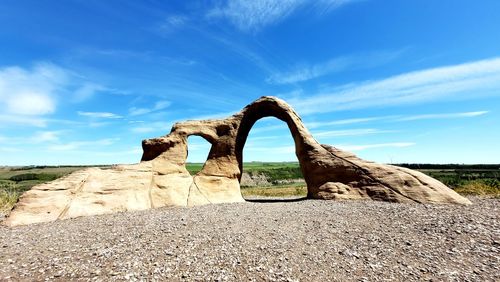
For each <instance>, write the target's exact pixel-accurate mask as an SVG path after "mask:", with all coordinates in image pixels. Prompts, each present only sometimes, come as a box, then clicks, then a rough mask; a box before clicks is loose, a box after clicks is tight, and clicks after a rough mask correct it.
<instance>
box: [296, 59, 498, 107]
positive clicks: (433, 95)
mask: <svg viewBox="0 0 500 282" xmlns="http://www.w3.org/2000/svg"><path fill="white" fill-rule="evenodd" d="M499 90H500V57H499V58H491V59H487V60H482V61H475V62H470V63H465V64H460V65H453V66H446V67H438V68H433V69H427V70H421V71H414V72H409V73H405V74H401V75H396V76H393V77H389V78H386V79H381V80H376V81H367V82H362V83H355V84H349V85H344V86H342V87H337V88H335V89H333V90H332V91H329V92H326V93H321V94H317V95H314V96H310V97H301V98H294V99H292V100H290V103H291V104H292V105H294V106H295V108H296V110H297V111H298V112H299V113H301V114H303V115H307V114H313V113H327V112H334V111H341V110H351V109H363V108H373V107H387V106H395V105H405V104H409V105H414V104H420V103H425V102H430V101H440V100H441V101H442V100H446V99H447V100H453V99H474V98H478V97H486V96H499V95H500V91H499Z"/></svg>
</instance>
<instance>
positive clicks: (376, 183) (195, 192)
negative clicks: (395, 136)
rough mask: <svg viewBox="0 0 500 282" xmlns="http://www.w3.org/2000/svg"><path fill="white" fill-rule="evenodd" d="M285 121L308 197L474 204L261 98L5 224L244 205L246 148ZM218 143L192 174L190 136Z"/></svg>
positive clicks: (74, 177)
mask: <svg viewBox="0 0 500 282" xmlns="http://www.w3.org/2000/svg"><path fill="white" fill-rule="evenodd" d="M269 116H271V117H276V118H278V119H280V120H282V121H284V122H285V123H286V124H287V125H288V128H289V129H290V133H291V134H292V136H293V139H294V142H295V153H296V155H297V158H298V160H299V163H300V168H301V170H302V174H303V176H304V179H305V181H306V183H307V190H308V195H307V196H308V197H309V198H315V199H325V200H379V201H390V202H418V203H452V204H465V205H467V204H470V201H469V200H467V199H466V198H464V197H462V196H460V195H458V194H457V193H455V192H454V191H453V190H451V189H450V188H448V187H446V186H445V185H444V184H442V183H441V182H439V181H437V180H436V179H434V178H431V177H429V176H427V175H425V174H423V173H420V172H417V171H414V170H410V169H406V168H400V167H396V166H391V165H384V164H377V163H373V162H369V161H365V160H362V159H360V158H358V157H356V156H355V155H353V154H351V153H348V152H345V151H341V150H339V149H337V148H334V147H332V146H329V145H322V144H319V143H318V142H317V141H316V140H315V139H314V138H313V136H312V135H311V134H310V133H309V131H308V130H307V129H306V128H305V126H304V125H303V123H302V121H301V119H300V117H299V116H298V115H297V113H295V111H294V110H293V109H292V108H291V107H290V106H289V105H288V104H287V103H286V102H284V101H283V100H280V99H278V98H275V97H261V98H260V99H258V100H256V101H255V102H253V103H251V104H250V105H248V106H246V107H245V108H244V109H243V110H242V111H241V112H239V113H237V114H235V115H233V116H230V117H228V118H226V119H217V120H201V121H186V122H181V123H176V124H175V125H174V126H173V127H172V130H171V132H170V133H169V134H168V135H166V136H163V137H160V138H154V139H148V140H144V141H143V142H142V147H143V151H144V153H143V156H142V159H141V163H139V164H136V165H128V166H117V167H115V168H113V169H108V170H101V169H98V168H91V169H86V170H83V171H79V172H75V173H73V174H71V175H69V176H67V177H65V178H63V179H59V180H56V181H53V182H50V183H47V184H42V185H39V186H35V187H33V189H31V190H30V191H27V192H26V193H24V194H23V196H22V197H21V199H20V201H19V202H18V204H17V205H16V207H15V208H14V210H13V211H12V212H11V214H10V216H9V217H8V218H7V220H6V221H4V223H5V224H7V225H19V224H29V223H34V222H44V221H53V220H57V219H65V218H71V217H77V216H84V215H95V214H104V213H112V212H117V211H127V210H141V209H149V208H155V207H163V206H195V205H204V204H213V203H228V202H242V201H244V199H243V198H242V196H241V193H240V184H239V182H240V179H241V175H242V168H243V147H244V146H245V142H246V139H247V137H248V133H249V132H250V130H251V128H252V126H253V125H254V124H255V122H256V121H257V120H259V119H261V118H263V117H269ZM191 135H197V136H201V137H203V138H205V139H206V140H207V141H208V142H210V143H211V145H212V147H211V149H210V152H209V155H208V158H207V161H206V162H205V164H204V166H203V169H202V170H201V171H200V172H199V173H197V174H196V175H194V176H191V175H190V174H189V173H188V171H187V170H186V167H185V162H186V158H187V154H188V145H187V138H188V137H189V136H191Z"/></svg>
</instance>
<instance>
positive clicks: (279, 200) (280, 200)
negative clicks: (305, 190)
mask: <svg viewBox="0 0 500 282" xmlns="http://www.w3.org/2000/svg"><path fill="white" fill-rule="evenodd" d="M307 199H308V198H307V197H300V198H255V199H245V201H247V202H251V203H287V202H301V201H304V200H307Z"/></svg>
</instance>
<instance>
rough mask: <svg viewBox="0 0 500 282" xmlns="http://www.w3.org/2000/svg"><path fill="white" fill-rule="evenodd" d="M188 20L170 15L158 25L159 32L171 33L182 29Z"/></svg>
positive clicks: (182, 16)
mask: <svg viewBox="0 0 500 282" xmlns="http://www.w3.org/2000/svg"><path fill="white" fill-rule="evenodd" d="M188 20H189V18H188V17H186V16H184V15H170V16H168V17H166V18H165V20H164V21H163V22H162V23H161V24H160V26H159V28H160V32H162V33H172V32H174V31H176V30H178V29H180V28H181V27H183V26H184V25H185V24H186V23H187V22H188Z"/></svg>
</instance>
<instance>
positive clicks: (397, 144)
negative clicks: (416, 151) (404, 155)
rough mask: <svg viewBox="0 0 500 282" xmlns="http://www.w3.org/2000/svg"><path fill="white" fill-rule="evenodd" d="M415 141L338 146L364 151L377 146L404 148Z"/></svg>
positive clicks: (348, 149) (349, 149)
mask: <svg viewBox="0 0 500 282" xmlns="http://www.w3.org/2000/svg"><path fill="white" fill-rule="evenodd" d="M414 145H415V143H413V142H393V143H379V144H367V145H338V146H336V147H338V148H340V149H342V150H346V151H363V150H368V149H377V148H404V147H410V146H414Z"/></svg>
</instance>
